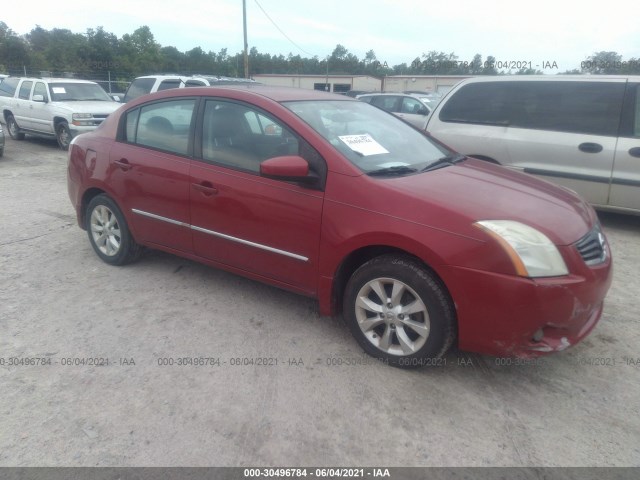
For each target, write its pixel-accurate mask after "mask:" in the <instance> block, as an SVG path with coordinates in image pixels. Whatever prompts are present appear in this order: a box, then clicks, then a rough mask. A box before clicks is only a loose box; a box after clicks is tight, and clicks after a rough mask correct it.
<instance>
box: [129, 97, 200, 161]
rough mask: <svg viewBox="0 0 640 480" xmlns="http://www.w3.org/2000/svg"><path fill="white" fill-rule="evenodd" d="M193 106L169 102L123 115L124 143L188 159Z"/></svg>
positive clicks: (184, 101) (189, 101)
mask: <svg viewBox="0 0 640 480" xmlns="http://www.w3.org/2000/svg"><path fill="white" fill-rule="evenodd" d="M195 103H196V101H195V100H194V99H180V100H170V101H166V102H158V103H153V104H151V105H144V106H142V107H139V108H136V109H135V110H131V111H130V112H127V115H126V119H125V140H126V141H127V142H129V143H135V144H137V145H141V146H145V147H151V148H155V149H158V150H164V151H167V152H172V153H176V154H178V155H188V154H189V137H190V132H191V123H192V118H193V110H194V107H195Z"/></svg>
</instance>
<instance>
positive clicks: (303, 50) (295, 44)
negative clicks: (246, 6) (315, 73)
mask: <svg viewBox="0 0 640 480" xmlns="http://www.w3.org/2000/svg"><path fill="white" fill-rule="evenodd" d="M254 1H255V2H256V5H258V7H259V8H260V10H262V13H264V15H265V17H267V18H268V19H269V21H270V22H271V23H272V24H273V26H274V27H276V28H277V29H278V31H279V32H280V33H281V34H282V35H283V36H284V37H285V38H286V39H287V40H289V41H290V42H291V43H292V44H293V45H294V46H295V47H296V48H297V49H298V50H300V51H301V52H303V53H306V54H307V55H311V56H312V57H315V56H316V55H314V54H313V53H309V52H307V51H306V50H305V49H304V48H302V47H301V46H300V45H298V44H297V43H296V42H294V41H293V40H291V38H289V35H287V34H286V33H284V32H283V31H282V29H281V28H280V27H279V26H278V25H277V24H276V22H274V21H273V19H272V18H271V17H270V16H269V14H268V13H267V12H266V11H265V9H264V8H262V5H260V4H259V3H258V0H254Z"/></svg>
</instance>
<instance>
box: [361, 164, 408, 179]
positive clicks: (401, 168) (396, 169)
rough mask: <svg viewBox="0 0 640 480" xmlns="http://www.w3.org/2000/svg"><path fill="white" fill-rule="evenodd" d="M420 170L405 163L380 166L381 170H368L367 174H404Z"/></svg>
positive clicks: (373, 175)
mask: <svg viewBox="0 0 640 480" xmlns="http://www.w3.org/2000/svg"><path fill="white" fill-rule="evenodd" d="M417 171H418V170H417V169H415V168H411V167H407V166H405V165H395V166H393V167H385V168H380V169H379V170H372V171H370V172H367V175H371V176H372V177H375V176H384V175H404V174H406V173H414V172H417Z"/></svg>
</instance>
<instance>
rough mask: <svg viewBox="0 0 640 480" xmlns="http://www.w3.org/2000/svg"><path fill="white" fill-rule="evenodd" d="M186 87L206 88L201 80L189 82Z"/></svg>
mask: <svg viewBox="0 0 640 480" xmlns="http://www.w3.org/2000/svg"><path fill="white" fill-rule="evenodd" d="M184 86H185V87H204V86H206V85H205V83H204V82H203V81H200V80H187V82H186V83H185V84H184Z"/></svg>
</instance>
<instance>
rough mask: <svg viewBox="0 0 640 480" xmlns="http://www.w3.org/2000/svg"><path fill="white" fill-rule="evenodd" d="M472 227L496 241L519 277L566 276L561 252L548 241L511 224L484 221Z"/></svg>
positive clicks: (534, 231) (535, 232) (532, 231)
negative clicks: (484, 232) (479, 229)
mask: <svg viewBox="0 0 640 480" xmlns="http://www.w3.org/2000/svg"><path fill="white" fill-rule="evenodd" d="M475 225H477V226H478V227H480V228H482V229H483V230H485V231H486V232H487V233H488V234H489V235H491V236H492V237H493V238H495V239H496V240H497V242H498V243H499V244H500V246H501V247H502V248H503V249H504V251H505V252H506V253H507V255H508V256H509V258H510V259H511V262H512V263H513V266H514V268H515V269H516V273H517V274H518V275H520V276H522V277H557V276H560V275H566V274H568V273H569V270H568V269H567V266H566V264H565V263H564V260H563V259H562V256H561V255H560V252H559V251H558V249H557V248H556V246H555V245H554V244H553V243H552V242H551V240H549V238H548V237H547V236H546V235H545V234H543V233H541V232H539V231H538V230H536V229H535V228H532V227H530V226H528V225H525V224H523V223H520V222H515V221H512V220H485V221H481V222H476V223H475Z"/></svg>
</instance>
